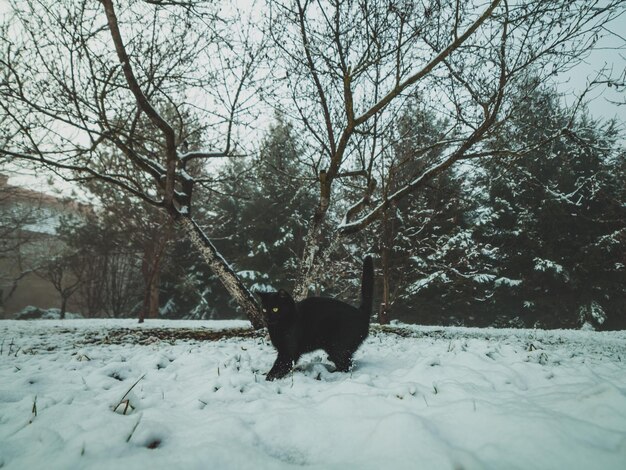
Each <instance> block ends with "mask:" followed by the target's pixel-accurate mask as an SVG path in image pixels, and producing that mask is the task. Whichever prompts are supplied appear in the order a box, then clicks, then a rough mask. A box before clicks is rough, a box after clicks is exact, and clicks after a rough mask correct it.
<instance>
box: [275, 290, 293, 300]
mask: <svg viewBox="0 0 626 470" xmlns="http://www.w3.org/2000/svg"><path fill="white" fill-rule="evenodd" d="M278 296H279V297H280V298H281V299H289V298H291V296H290V295H289V292H287V291H286V290H285V289H281V290H279V291H278Z"/></svg>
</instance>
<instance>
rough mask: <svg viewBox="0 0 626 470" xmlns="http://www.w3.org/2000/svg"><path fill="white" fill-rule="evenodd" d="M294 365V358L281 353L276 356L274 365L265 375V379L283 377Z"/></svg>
mask: <svg viewBox="0 0 626 470" xmlns="http://www.w3.org/2000/svg"><path fill="white" fill-rule="evenodd" d="M292 367H293V360H292V359H291V358H289V357H286V356H281V355H280V354H279V355H278V357H277V358H276V361H275V362H274V365H273V366H272V368H271V369H270V371H269V372H268V373H267V375H266V376H265V380H275V379H281V378H283V377H284V376H285V375H287V374H288V373H289V371H291V368H292Z"/></svg>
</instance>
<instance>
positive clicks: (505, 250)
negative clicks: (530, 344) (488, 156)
mask: <svg viewBox="0 0 626 470" xmlns="http://www.w3.org/2000/svg"><path fill="white" fill-rule="evenodd" d="M530 96H531V97H530V98H529V99H528V100H526V102H525V103H524V106H522V107H520V109H519V110H518V112H517V113H516V115H515V116H514V118H513V119H512V120H510V122H509V126H510V127H509V128H508V129H507V130H506V132H505V133H503V135H504V136H505V138H506V142H503V141H501V142H498V141H494V142H493V143H492V145H494V146H495V147H496V148H498V147H499V148H510V147H511V146H515V145H518V146H520V147H521V146H527V147H533V144H539V143H540V142H543V141H548V140H549V139H548V138H549V136H551V135H557V134H558V131H559V130H560V129H567V128H568V126H569V117H568V115H567V114H566V112H567V110H566V109H565V108H564V107H563V106H562V104H561V103H560V97H559V96H558V95H557V94H556V93H555V92H554V91H553V90H551V89H544V90H538V91H535V92H534V93H533V94H532V95H530ZM572 127H573V129H574V130H573V131H568V132H565V133H561V135H560V136H559V137H558V138H555V139H552V140H550V141H549V143H547V144H545V145H538V146H537V148H535V149H534V150H532V151H531V152H528V153H527V154H526V155H525V156H524V157H523V158H515V159H501V160H497V161H495V160H490V161H489V162H488V163H485V165H484V168H485V187H486V192H487V194H488V200H487V201H486V206H487V208H486V209H485V211H484V212H485V214H487V217H486V219H487V222H486V223H485V224H484V225H483V226H482V227H481V242H482V243H484V244H485V245H486V246H489V247H492V249H491V250H490V251H489V253H490V255H491V259H490V260H489V262H491V263H493V265H494V268H495V273H496V275H497V277H496V278H495V279H494V292H493V296H492V297H491V298H490V300H489V302H488V306H489V308H490V309H492V310H493V311H494V312H495V311H499V312H506V315H507V316H508V317H509V320H511V319H513V318H515V317H517V318H519V319H520V320H521V321H522V322H523V323H524V324H525V325H527V326H533V325H537V326H543V327H563V326H564V327H578V326H581V324H583V323H585V322H588V323H591V324H593V325H594V326H595V327H615V325H618V324H621V325H624V319H623V312H624V298H625V295H624V294H625V293H626V290H625V289H626V277H625V271H624V267H623V266H624V263H623V261H619V260H620V256H621V259H622V260H623V253H624V252H626V240H625V233H624V221H625V220H626V212H625V210H624V207H625V206H624V191H625V184H626V183H625V182H626V178H624V163H623V162H624V153H623V150H622V151H620V150H619V147H618V144H617V137H618V134H617V128H616V126H615V124H614V123H612V122H608V123H601V122H599V121H594V120H593V119H591V118H590V117H589V116H585V117H583V118H582V119H581V120H579V121H577V122H575V123H574V125H573V126H572ZM620 254H621V255H620Z"/></svg>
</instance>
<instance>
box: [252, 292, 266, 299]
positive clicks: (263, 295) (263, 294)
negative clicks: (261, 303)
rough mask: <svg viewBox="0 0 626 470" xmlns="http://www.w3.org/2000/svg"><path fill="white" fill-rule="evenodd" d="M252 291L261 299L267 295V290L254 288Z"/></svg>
mask: <svg viewBox="0 0 626 470" xmlns="http://www.w3.org/2000/svg"><path fill="white" fill-rule="evenodd" d="M254 293H255V294H256V295H258V296H259V298H260V299H261V300H264V299H265V298H266V297H267V292H263V291H261V290H255V291H254Z"/></svg>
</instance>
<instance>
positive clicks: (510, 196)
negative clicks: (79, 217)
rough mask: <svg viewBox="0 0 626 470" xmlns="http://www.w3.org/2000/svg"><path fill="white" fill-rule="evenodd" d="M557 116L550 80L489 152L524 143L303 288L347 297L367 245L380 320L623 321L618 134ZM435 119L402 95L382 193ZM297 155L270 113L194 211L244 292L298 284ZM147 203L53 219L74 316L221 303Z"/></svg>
mask: <svg viewBox="0 0 626 470" xmlns="http://www.w3.org/2000/svg"><path fill="white" fill-rule="evenodd" d="M569 115H570V113H569V112H568V109H567V108H566V107H565V106H564V105H563V104H562V103H561V101H560V97H559V95H558V94H557V93H556V91H555V90H554V89H550V88H540V89H537V90H535V91H534V92H533V93H532V95H530V97H527V98H526V99H525V101H524V106H523V107H520V108H519V110H518V112H517V113H516V115H515V116H512V117H511V119H510V120H509V121H508V123H507V134H506V135H507V136H508V138H507V140H508V141H507V142H501V141H499V139H493V140H491V141H490V142H489V150H490V151H493V152H498V149H500V148H508V147H509V146H510V145H511V141H519V142H523V144H524V146H525V147H526V148H528V149H530V150H529V151H528V152H526V153H524V154H523V155H515V156H509V155H502V156H501V157H497V158H496V159H494V158H488V159H487V158H485V159H477V160H472V161H471V163H469V162H468V164H463V165H460V166H458V167H457V169H456V170H455V171H451V172H446V173H443V174H441V175H440V176H438V177H437V178H434V179H433V180H432V181H431V183H430V184H429V186H428V188H427V190H426V191H424V192H422V193H421V194H420V196H419V197H415V198H411V199H404V200H402V201H399V202H398V204H395V205H392V206H390V207H389V208H388V209H387V210H386V212H385V214H384V217H382V218H381V219H380V221H379V222H378V224H374V225H372V226H371V227H369V228H368V229H367V230H366V231H364V232H363V233H360V234H359V235H358V236H355V237H354V238H352V239H349V240H345V241H344V242H342V243H341V246H339V247H337V248H336V250H335V251H334V256H333V257H332V258H330V259H328V260H327V262H326V263H325V267H324V270H323V272H321V275H320V276H319V277H318V278H317V280H316V283H315V285H314V286H312V289H313V291H314V292H316V293H318V294H321V295H336V296H341V297H343V298H347V299H351V298H352V299H356V298H357V296H358V285H359V269H360V259H361V258H362V257H363V255H364V254H365V253H373V254H375V255H376V257H377V268H378V269H377V288H378V296H377V297H378V299H379V301H380V304H381V308H380V312H379V313H380V315H381V318H380V319H381V320H382V321H386V320H389V319H399V320H401V321H406V322H415V323H426V324H444V325H467V326H472V325H473V326H499V327H543V328H557V327H566V328H579V327H582V326H583V325H587V326H591V327H593V328H597V329H619V328H626V315H625V312H626V267H625V264H626V259H625V258H624V253H626V206H625V205H624V201H625V200H626V175H625V169H626V156H625V153H624V148H623V146H622V144H623V143H622V142H620V131H619V127H618V126H617V124H616V123H615V122H613V121H606V122H603V121H598V120H594V119H593V118H592V117H591V116H589V115H588V114H586V113H584V114H583V115H582V116H583V117H582V118H580V119H581V122H579V123H578V126H577V127H579V128H581V129H584V132H583V133H577V134H576V135H568V134H567V133H564V134H563V135H561V136H560V137H559V138H558V139H555V140H551V141H550V142H549V143H548V144H546V143H545V140H546V137H547V136H549V135H552V134H553V133H554V132H555V131H556V130H559V129H562V128H564V127H565V126H566V125H567V122H566V121H567V120H568V119H569ZM444 128H445V123H444V122H441V121H439V120H438V119H437V118H436V116H435V115H434V114H433V113H432V112H429V111H428V110H426V109H424V108H423V107H421V106H420V104H419V100H417V99H415V100H413V101H412V102H411V104H410V105H409V106H407V107H406V109H405V110H404V111H403V113H402V114H401V115H400V116H399V117H398V119H397V122H396V125H395V126H394V129H393V134H394V139H393V145H391V146H390V147H389V148H388V149H387V152H388V155H387V158H388V159H389V160H390V163H389V165H388V166H387V168H389V173H388V174H386V175H381V178H380V179H381V181H383V182H384V185H382V187H379V188H376V189H375V191H379V192H390V191H394V190H395V188H397V187H399V186H401V185H403V184H404V182H405V181H406V180H407V179H408V178H410V177H411V175H413V174H415V173H416V172H419V171H421V169H422V168H423V167H424V166H427V165H429V164H430V163H431V162H432V161H434V160H436V159H437V158H438V157H439V156H438V152H437V150H436V149H434V150H427V151H424V150H422V149H423V148H424V147H428V143H429V142H435V141H437V140H438V139H440V138H441V136H440V133H441V132H442V130H443V129H444ZM302 161H303V150H302V148H301V145H300V143H299V139H298V136H297V135H296V134H295V132H294V129H293V126H292V125H291V123H290V122H289V121H288V120H287V119H286V118H285V117H284V116H283V115H281V114H277V115H276V116H274V118H273V122H272V124H271V125H270V126H269V128H268V130H267V132H266V134H265V137H264V138H263V141H262V145H261V147H260V150H259V152H258V154H257V155H256V156H254V157H251V158H245V159H232V160H229V161H228V162H227V163H226V164H225V165H223V166H222V167H221V168H220V169H219V178H217V180H218V181H219V185H218V186H214V188H215V189H214V191H212V192H211V193H210V199H211V200H210V201H207V205H206V207H210V208H211V213H205V212H201V214H202V216H201V217H200V215H198V217H199V219H198V220H199V221H200V223H201V225H202V226H203V228H204V229H205V230H206V232H207V233H209V234H211V237H212V239H213V240H214V243H215V244H216V246H217V247H218V248H219V250H220V252H221V253H222V254H223V255H224V256H225V258H226V259H228V260H229V261H230V262H231V263H232V267H233V269H234V271H235V272H237V274H238V275H239V276H240V277H241V278H242V279H244V280H245V282H246V283H247V284H248V285H249V286H250V287H251V289H252V290H267V289H278V288H287V289H293V287H294V286H295V284H296V282H297V276H298V272H297V270H298V260H299V258H300V256H301V252H302V250H303V248H304V235H305V233H306V226H307V220H308V218H309V217H310V215H311V213H312V212H313V210H314V206H315V191H316V189H317V185H316V183H317V181H316V179H315V174H314V173H313V172H312V171H311V170H310V169H309V168H307V166H306V165H305V164H303V163H302ZM351 190H352V188H350V187H349V186H346V187H345V188H342V189H341V191H344V192H346V193H349V192H350V191H351ZM335 197H337V198H341V197H342V196H341V193H339V194H337V195H336V196H335ZM345 198H346V199H348V198H349V196H348V195H346V196H345ZM101 200H103V201H106V198H101ZM107 207H108V208H109V209H107ZM111 208H113V209H115V211H114V212H111ZM153 212H154V213H153V215H152V216H150V214H151V213H152V212H151V209H150V208H149V207H141V203H140V202H138V201H134V202H133V201H132V200H131V199H126V200H125V203H124V204H120V200H119V199H116V201H115V203H112V204H110V205H106V204H105V207H103V208H102V210H100V211H98V212H97V214H98V215H97V216H95V215H94V217H93V218H92V219H90V220H88V221H87V223H85V224H81V225H73V224H72V222H71V220H67V221H66V223H65V224H64V227H65V228H64V232H63V233H64V237H66V241H67V243H68V244H69V245H71V246H73V247H74V248H75V252H80V253H82V255H83V257H82V258H75V259H79V260H83V262H86V264H87V269H85V270H84V271H82V275H83V276H84V277H85V282H84V283H83V284H82V287H81V289H80V291H79V295H81V296H82V297H83V298H84V300H85V305H86V309H87V310H86V311H87V313H89V314H92V315H100V314H103V313H105V312H108V313H109V314H111V315H115V316H118V315H128V314H129V313H131V312H133V309H134V310H135V311H137V310H138V309H139V305H140V304H141V302H142V299H144V298H146V296H148V297H150V296H152V299H153V300H152V301H153V303H154V305H153V306H152V307H151V308H148V309H147V310H146V311H147V312H152V313H151V315H150V316H153V317H156V316H164V317H168V318H182V317H185V318H222V317H223V316H224V313H225V312H234V310H235V308H236V305H234V304H233V303H232V299H231V297H230V296H229V294H228V292H227V291H225V290H224V289H223V287H222V286H221V284H220V282H219V280H218V279H216V278H215V277H214V275H213V274H212V273H211V272H210V270H208V269H207V268H206V266H205V264H204V263H202V261H201V260H200V259H199V258H198V257H197V256H196V255H195V252H194V250H193V249H192V247H191V246H190V245H189V243H188V242H187V241H185V240H184V239H180V238H176V237H173V236H169V237H167V238H166V239H164V240H161V241H158V240H155V239H154V237H153V236H151V234H153V233H154V234H162V233H166V232H163V231H162V230H161V229H160V225H159V224H162V223H166V219H163V218H162V217H160V213H159V212H157V211H153ZM340 215H341V212H340V211H339V213H337V214H331V219H330V220H331V222H332V223H335V224H336V223H340V220H338V219H339V217H340ZM137 221H142V222H141V223H142V226H141V227H138V226H137V223H138V222H137ZM150 227H153V228H152V229H151V228H150ZM155 247H157V248H155ZM157 252H158V253H157ZM72 256H74V257H75V256H76V255H75V254H74V255H72ZM156 257H158V262H155V258H156ZM146 266H152V267H154V266H157V268H156V271H157V272H156V273H150V272H147V271H146ZM148 271H149V270H148ZM155 279H156V280H157V281H154V280H155ZM141 280H143V282H140V281H141ZM231 314H232V313H231Z"/></svg>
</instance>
